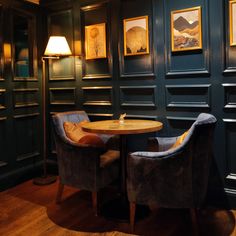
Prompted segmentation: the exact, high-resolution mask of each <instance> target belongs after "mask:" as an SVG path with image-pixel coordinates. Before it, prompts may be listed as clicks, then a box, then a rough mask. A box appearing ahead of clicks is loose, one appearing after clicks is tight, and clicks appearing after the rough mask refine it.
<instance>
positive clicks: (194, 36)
mask: <svg viewBox="0 0 236 236" xmlns="http://www.w3.org/2000/svg"><path fill="white" fill-rule="evenodd" d="M171 49H172V52H176V51H186V50H196V49H202V21H201V7H200V6H198V7H193V8H187V9H182V10H176V11H172V12H171Z"/></svg>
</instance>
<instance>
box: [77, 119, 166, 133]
mask: <svg viewBox="0 0 236 236" xmlns="http://www.w3.org/2000/svg"><path fill="white" fill-rule="evenodd" d="M81 127H82V129H83V130H84V131H86V132H91V133H100V134H142V133H149V132H155V131H158V130H160V129H162V127H163V124H162V123H161V122H159V121H153V120H131V119H126V120H124V121H123V123H120V122H119V120H102V121H94V122H88V123H85V124H83V125H82V126H81Z"/></svg>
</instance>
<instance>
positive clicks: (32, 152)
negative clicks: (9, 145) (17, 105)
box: [14, 113, 40, 161]
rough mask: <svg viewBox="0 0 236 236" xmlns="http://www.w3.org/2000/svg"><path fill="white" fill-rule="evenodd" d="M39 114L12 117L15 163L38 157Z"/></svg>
mask: <svg viewBox="0 0 236 236" xmlns="http://www.w3.org/2000/svg"><path fill="white" fill-rule="evenodd" d="M39 116H40V113H32V114H22V115H15V116H14V119H15V120H14V130H15V142H14V144H15V146H16V148H15V150H16V155H17V156H16V161H24V160H27V159H30V158H33V157H36V156H39V155H40V151H39V148H40V142H39V140H38V138H39V130H40V127H39V125H38V124H39Z"/></svg>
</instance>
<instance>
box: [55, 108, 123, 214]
mask: <svg viewBox="0 0 236 236" xmlns="http://www.w3.org/2000/svg"><path fill="white" fill-rule="evenodd" d="M85 120H86V121H89V118H88V116H87V114H86V112H85V111H71V112H61V113H56V114H55V115H53V117H52V121H53V127H54V137H55V144H56V153H57V159H58V172H59V181H60V182H59V188H58V193H57V202H58V203H59V202H60V201H61V196H62V192H63V188H64V185H69V186H72V187H76V188H79V189H81V190H88V191H91V192H92V199H93V207H94V210H95V213H96V214H97V197H98V196H97V193H98V191H99V190H100V189H101V188H104V187H105V186H107V185H109V184H110V183H111V182H112V181H114V180H115V179H116V178H118V174H119V163H118V162H119V152H118V151H112V152H111V150H110V151H109V152H107V150H108V148H109V149H110V148H111V149H116V148H117V147H116V144H115V141H114V140H113V141H111V139H113V138H114V137H111V136H108V135H102V136H100V137H101V139H102V140H103V141H104V142H105V144H106V145H107V146H104V147H97V146H94V145H90V144H79V143H77V142H74V141H72V140H71V139H69V138H68V137H67V135H66V133H65V130H64V126H63V124H64V123H65V122H74V123H79V122H81V121H85Z"/></svg>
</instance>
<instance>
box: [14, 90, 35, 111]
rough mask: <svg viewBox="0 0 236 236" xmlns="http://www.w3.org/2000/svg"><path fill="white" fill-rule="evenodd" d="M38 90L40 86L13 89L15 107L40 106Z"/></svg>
mask: <svg viewBox="0 0 236 236" xmlns="http://www.w3.org/2000/svg"><path fill="white" fill-rule="evenodd" d="M38 92H39V89H38V88H25V89H13V100H14V107H15V108H23V107H33V106H39V102H38V100H39V94H38Z"/></svg>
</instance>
